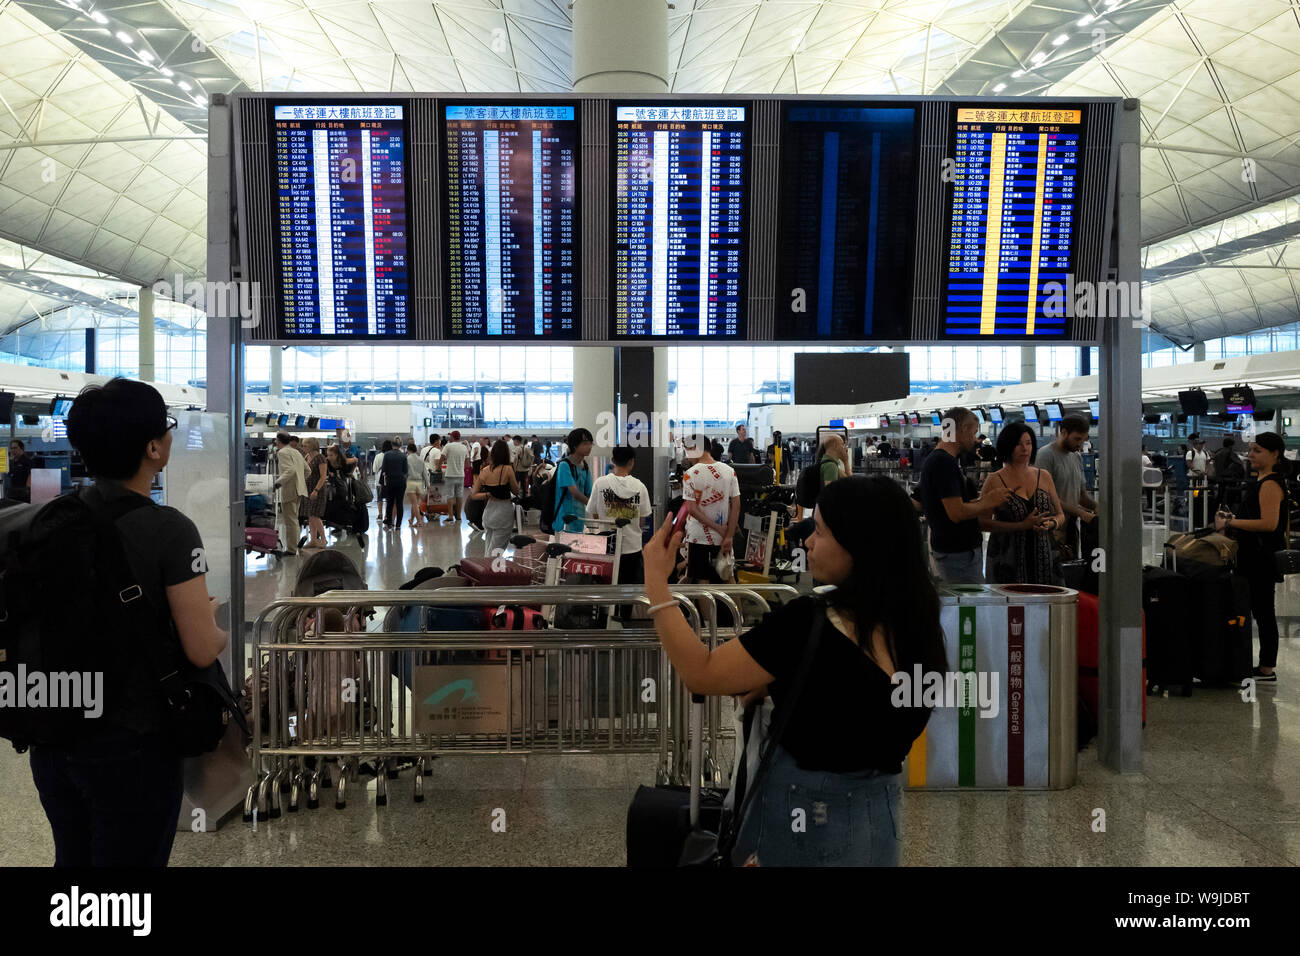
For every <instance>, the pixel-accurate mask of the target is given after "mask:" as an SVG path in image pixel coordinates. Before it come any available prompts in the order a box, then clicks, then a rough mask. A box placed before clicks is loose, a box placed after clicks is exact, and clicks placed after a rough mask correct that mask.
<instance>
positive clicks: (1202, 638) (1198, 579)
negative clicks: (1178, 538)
mask: <svg viewBox="0 0 1300 956" xmlns="http://www.w3.org/2000/svg"><path fill="white" fill-rule="evenodd" d="M1179 571H1180V572H1181V573H1182V574H1184V575H1186V576H1187V578H1188V579H1189V580H1190V582H1191V593H1192V615H1193V618H1192V623H1193V625H1194V626H1195V628H1196V631H1197V634H1198V637H1199V640H1198V642H1197V643H1196V644H1195V645H1194V650H1195V651H1196V652H1197V653H1196V656H1195V657H1194V660H1193V663H1194V667H1195V673H1196V676H1197V677H1199V678H1200V679H1201V682H1202V683H1205V684H1220V685H1222V684H1239V683H1240V682H1241V681H1242V680H1244V679H1245V678H1247V677H1249V676H1250V675H1251V673H1252V670H1253V669H1252V667H1251V655H1252V647H1251V617H1250V585H1249V582H1248V581H1247V580H1246V578H1245V577H1244V576H1243V575H1240V574H1235V573H1234V572H1233V571H1232V570H1231V569H1230V568H1227V567H1222V566H1218V565H1214V564H1202V563H1201V562H1199V561H1188V560H1184V559H1181V558H1180V559H1179Z"/></svg>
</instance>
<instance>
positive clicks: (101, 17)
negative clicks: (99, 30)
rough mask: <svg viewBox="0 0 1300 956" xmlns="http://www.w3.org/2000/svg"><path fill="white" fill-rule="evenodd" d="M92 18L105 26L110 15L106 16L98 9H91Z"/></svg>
mask: <svg viewBox="0 0 1300 956" xmlns="http://www.w3.org/2000/svg"><path fill="white" fill-rule="evenodd" d="M90 19H92V20H94V21H95V22H96V23H98V24H100V25H101V26H103V25H104V24H105V23H107V22H108V17H106V16H104V15H103V14H102V13H100V12H99V11H98V10H91V11H90Z"/></svg>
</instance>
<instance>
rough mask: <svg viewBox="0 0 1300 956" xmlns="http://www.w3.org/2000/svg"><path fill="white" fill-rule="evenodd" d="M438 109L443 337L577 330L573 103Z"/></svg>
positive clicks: (554, 335)
mask: <svg viewBox="0 0 1300 956" xmlns="http://www.w3.org/2000/svg"><path fill="white" fill-rule="evenodd" d="M443 110H444V124H445V125H444V135H443V169H442V176H441V180H442V188H443V199H444V207H443V208H444V210H445V213H444V221H445V223H446V227H445V232H444V235H445V237H446V254H445V257H444V264H445V265H444V270H443V273H444V274H443V279H444V292H443V295H444V302H445V308H446V315H447V336H448V337H449V338H454V339H484V338H506V339H573V338H577V337H579V333H580V332H581V327H580V325H579V323H578V301H579V295H580V291H579V284H578V263H579V258H580V256H579V246H578V201H577V197H578V166H579V163H578V153H579V146H580V141H579V136H578V121H577V119H576V117H575V113H576V110H575V108H574V107H573V106H572V105H555V104H546V103H537V102H519V103H512V104H500V103H498V104H492V103H479V102H475V103H463V104H455V105H445V106H444V107H443Z"/></svg>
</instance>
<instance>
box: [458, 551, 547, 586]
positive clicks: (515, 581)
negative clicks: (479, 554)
mask: <svg viewBox="0 0 1300 956" xmlns="http://www.w3.org/2000/svg"><path fill="white" fill-rule="evenodd" d="M459 568H460V574H461V576H462V577H465V578H468V579H469V582H470V584H472V585H473V586H474V587H480V588H482V587H527V586H528V585H530V584H532V583H533V573H532V572H531V571H530V570H528V569H527V568H525V567H524V566H523V565H520V564H516V563H515V562H514V561H510V560H506V559H503V558H462V559H461V562H460V565H459Z"/></svg>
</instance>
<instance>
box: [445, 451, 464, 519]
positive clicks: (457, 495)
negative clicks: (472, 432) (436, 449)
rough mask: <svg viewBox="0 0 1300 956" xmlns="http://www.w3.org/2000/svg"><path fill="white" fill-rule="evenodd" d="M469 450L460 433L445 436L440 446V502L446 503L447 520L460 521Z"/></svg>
mask: <svg viewBox="0 0 1300 956" xmlns="http://www.w3.org/2000/svg"><path fill="white" fill-rule="evenodd" d="M468 456H469V448H467V447H466V446H465V443H464V442H463V441H461V440H460V432H458V431H454V432H452V433H451V434H450V435H448V436H447V443H446V444H445V445H443V446H442V500H443V501H445V502H446V503H447V519H448V520H449V521H455V522H459V521H460V509H461V506H462V504H463V503H464V501H465V459H466V458H467V457H468Z"/></svg>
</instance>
